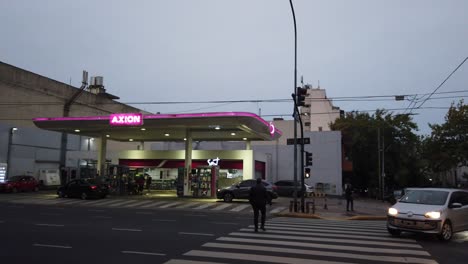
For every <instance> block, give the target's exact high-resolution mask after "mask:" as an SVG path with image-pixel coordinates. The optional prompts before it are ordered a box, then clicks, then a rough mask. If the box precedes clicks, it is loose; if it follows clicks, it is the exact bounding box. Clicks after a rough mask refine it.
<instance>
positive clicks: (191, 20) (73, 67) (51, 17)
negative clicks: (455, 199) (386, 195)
mask: <svg viewBox="0 0 468 264" xmlns="http://www.w3.org/2000/svg"><path fill="white" fill-rule="evenodd" d="M293 3H294V8H295V12H296V19H297V29H298V45H297V46H298V50H297V54H298V65H297V69H298V71H297V76H298V85H300V80H301V76H303V79H304V83H306V84H312V85H313V86H314V87H317V85H318V81H320V87H321V88H323V89H325V90H326V92H327V96H328V97H329V98H332V99H334V101H333V103H334V105H335V106H338V107H340V108H341V109H343V110H345V111H352V110H359V111H369V110H375V109H377V108H387V109H400V110H394V112H395V113H408V112H409V110H406V111H405V109H407V108H408V106H409V105H410V101H409V100H410V99H412V98H413V97H406V99H407V100H405V101H395V100H392V99H391V97H387V98H384V99H386V100H385V101H371V100H375V99H376V98H371V99H369V98H359V97H363V96H383V95H400V94H406V95H416V98H419V103H418V104H416V105H419V104H421V103H422V100H423V99H424V98H423V97H422V96H423V95H424V94H428V93H431V92H433V91H434V90H435V89H436V88H437V87H438V86H439V84H440V83H441V82H442V81H443V80H444V79H445V78H446V77H447V76H448V75H449V74H450V73H451V72H452V71H453V70H454V69H455V68H456V67H457V66H458V65H459V64H460V63H461V62H462V61H463V60H464V59H465V58H466V57H467V56H468V15H467V10H468V1H465V0H438V1H432V0H417V1H413V0H398V1H390V0H387V1H384V0H341V1H338V0H336V1H334V0H293ZM0 25H1V26H0V36H1V37H0V39H1V41H0V60H1V61H3V62H5V63H8V64H12V65H14V66H17V67H20V68H24V69H26V70H29V71H32V72H35V73H38V74H41V75H44V76H46V77H49V78H52V79H55V80H58V81H61V82H64V83H70V82H71V84H72V85H74V86H76V87H79V86H80V84H81V74H82V71H83V70H87V71H88V72H89V75H90V76H104V84H105V88H106V89H107V92H109V93H111V94H114V95H117V96H119V97H120V100H119V101H120V102H124V103H129V102H173V101H178V102H179V101H185V102H194V101H195V102H196V101H225V100H227V101H234V100H266V99H289V98H291V93H292V92H293V89H294V28H293V19H292V14H291V9H290V5H289V1H288V0H170V1H169V0H166V1H163V0H146V1H142V0H135V1H130V0H126V1H123V0H119V1H115V0H113V1H111V0H108V1H102V0H92V1H91V0H80V1H76V0H74V1H71V0H70V1H69V0H49V1H47V0H43V1H35V0H28V1H27V0H0ZM456 91H459V92H456ZM461 91H463V92H461ZM437 92H443V93H444V94H434V95H433V96H432V98H434V99H431V100H427V101H426V102H425V103H424V105H423V106H422V107H421V108H420V109H414V110H413V111H412V113H415V114H418V115H415V116H413V118H414V120H415V121H416V122H417V123H418V125H419V127H420V130H421V131H420V132H419V133H422V134H428V133H429V131H430V130H429V128H428V126H427V124H428V123H442V122H443V120H444V116H445V114H446V112H447V109H448V107H449V106H450V104H451V102H453V101H458V100H459V99H460V98H463V97H465V98H466V97H467V96H468V62H467V63H465V64H464V65H463V66H462V67H460V68H459V70H458V71H457V72H456V73H455V74H454V75H453V76H452V77H451V78H450V79H449V80H448V81H447V82H446V83H445V84H444V85H443V86H442V87H441V88H440V89H439V90H438V91H437ZM446 92H455V93H446ZM340 97H357V98H353V99H345V100H343V99H340ZM437 97H445V98H444V99H440V98H439V99H436V98H437ZM447 97H449V98H447ZM356 99H360V101H356ZM363 99H364V100H363ZM134 106H136V107H139V108H142V109H145V110H147V111H150V112H161V113H180V112H184V113H186V112H213V111H248V112H253V113H257V114H259V113H261V115H262V116H263V117H264V118H265V119H267V120H271V119H272V118H273V117H284V118H285V119H290V116H291V114H292V109H293V106H292V102H283V103H278V102H276V103H271V102H261V103H228V104H226V103H225V104H188V103H185V104H169V105H168V104H140V105H134ZM260 109H261V110H260ZM371 113H373V112H371Z"/></svg>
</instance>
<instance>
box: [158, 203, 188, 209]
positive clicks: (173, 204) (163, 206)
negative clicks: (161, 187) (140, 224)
mask: <svg viewBox="0 0 468 264" xmlns="http://www.w3.org/2000/svg"><path fill="white" fill-rule="evenodd" d="M181 203H182V202H172V203H168V204H165V205H161V206H159V208H168V207H171V206H175V205H178V204H181Z"/></svg>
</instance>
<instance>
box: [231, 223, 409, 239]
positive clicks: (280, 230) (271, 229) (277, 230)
mask: <svg viewBox="0 0 468 264" xmlns="http://www.w3.org/2000/svg"><path fill="white" fill-rule="evenodd" d="M253 228H254V225H250V226H249V228H242V229H240V230H239V231H243V232H250V231H252V230H253ZM284 229H285V228H277V227H273V226H268V231H269V232H268V233H271V234H289V235H299V236H301V235H303V236H304V235H313V236H318V237H342V238H350V239H367V240H383V241H394V242H398V243H416V240H413V241H411V240H403V239H401V238H396V237H388V236H384V237H377V236H376V237H371V236H368V235H362V234H361V235H356V234H345V233H339V234H336V233H326V232H323V233H322V232H310V231H308V230H305V229H304V230H303V231H298V230H296V231H290V230H284Z"/></svg>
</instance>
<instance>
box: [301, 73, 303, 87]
mask: <svg viewBox="0 0 468 264" xmlns="http://www.w3.org/2000/svg"><path fill="white" fill-rule="evenodd" d="M301 84H302V86H304V76H302V75H301Z"/></svg>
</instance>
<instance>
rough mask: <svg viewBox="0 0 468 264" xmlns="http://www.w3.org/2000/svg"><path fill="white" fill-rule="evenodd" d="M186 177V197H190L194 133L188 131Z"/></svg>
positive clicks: (186, 136)
mask: <svg viewBox="0 0 468 264" xmlns="http://www.w3.org/2000/svg"><path fill="white" fill-rule="evenodd" d="M185 138H186V141H185V175H184V196H186V195H190V181H189V178H190V177H189V176H190V174H191V173H192V131H190V130H189V129H187V131H186V135H185Z"/></svg>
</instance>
